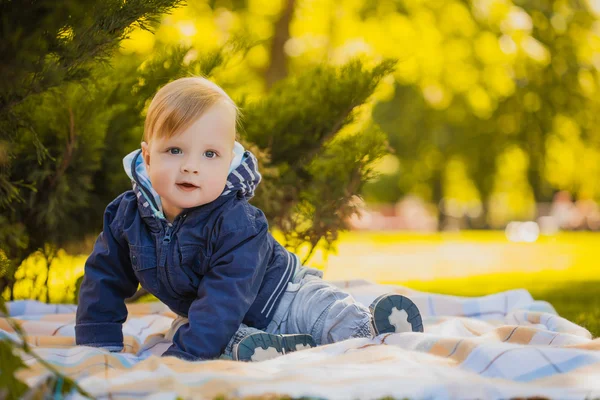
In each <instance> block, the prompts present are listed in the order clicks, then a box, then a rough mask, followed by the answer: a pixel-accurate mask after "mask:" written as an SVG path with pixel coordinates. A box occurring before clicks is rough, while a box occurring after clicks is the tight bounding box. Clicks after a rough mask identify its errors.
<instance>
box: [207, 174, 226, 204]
mask: <svg viewBox="0 0 600 400" xmlns="http://www.w3.org/2000/svg"><path fill="white" fill-rule="evenodd" d="M226 181H227V176H213V177H211V179H210V180H209V181H208V182H206V184H204V185H203V186H204V188H205V189H207V190H206V191H205V193H206V195H207V196H209V197H211V198H212V200H215V199H216V198H217V197H219V196H220V195H221V193H223V190H224V189H225V182H226ZM212 200H211V201H212Z"/></svg>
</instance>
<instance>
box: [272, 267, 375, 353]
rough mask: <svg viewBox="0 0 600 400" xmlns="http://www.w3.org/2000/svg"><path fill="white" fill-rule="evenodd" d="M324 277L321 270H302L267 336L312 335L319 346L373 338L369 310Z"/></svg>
mask: <svg viewBox="0 0 600 400" xmlns="http://www.w3.org/2000/svg"><path fill="white" fill-rule="evenodd" d="M322 277H323V273H322V272H321V271H319V270H317V269H314V268H309V267H300V268H298V270H297V271H296V273H295V274H294V277H293V278H292V281H291V282H290V283H288V286H287V288H286V290H285V293H284V294H283V296H282V298H281V301H280V302H279V305H278V306H277V309H276V310H275V314H274V315H273V319H272V320H271V322H270V323H269V325H268V326H267V329H266V332H268V333H273V334H289V333H308V334H310V335H312V337H313V339H314V340H315V342H316V343H317V345H322V344H329V343H334V342H339V341H341V340H345V339H350V338H357V337H368V338H371V337H373V336H374V332H373V330H372V328H371V312H370V311H369V309H368V308H367V307H365V306H364V305H362V304H359V303H357V302H356V300H354V298H353V297H352V296H351V295H349V294H348V293H345V292H343V291H342V290H340V289H339V288H337V287H336V286H332V285H330V284H328V283H327V282H325V281H323V280H322V279H321V278H322Z"/></svg>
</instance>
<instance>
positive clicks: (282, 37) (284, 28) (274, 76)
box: [265, 0, 296, 88]
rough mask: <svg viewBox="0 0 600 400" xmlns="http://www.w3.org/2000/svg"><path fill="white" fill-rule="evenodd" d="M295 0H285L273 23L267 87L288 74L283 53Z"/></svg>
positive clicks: (288, 36) (288, 35)
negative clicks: (273, 31) (275, 21)
mask: <svg viewBox="0 0 600 400" xmlns="http://www.w3.org/2000/svg"><path fill="white" fill-rule="evenodd" d="M295 3H296V0H286V2H285V6H284V9H283V11H282V12H281V15H280V16H279V19H278V20H277V23H275V34H274V35H273V41H272V42H271V62H270V63H269V68H267V71H266V73H265V81H266V82H267V88H270V87H271V86H273V84H274V83H275V82H277V81H279V80H281V79H283V78H285V77H286V76H287V74H288V65H287V56H286V55H285V49H284V46H285V43H286V42H287V41H288V39H289V38H290V23H291V22H292V18H293V17H294V7H295Z"/></svg>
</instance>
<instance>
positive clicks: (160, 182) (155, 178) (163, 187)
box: [148, 169, 173, 197]
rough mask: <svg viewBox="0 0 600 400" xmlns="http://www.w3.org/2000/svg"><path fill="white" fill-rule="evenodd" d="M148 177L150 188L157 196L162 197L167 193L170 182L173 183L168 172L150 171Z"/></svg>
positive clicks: (170, 185)
mask: <svg viewBox="0 0 600 400" xmlns="http://www.w3.org/2000/svg"><path fill="white" fill-rule="evenodd" d="M148 176H149V177H150V182H151V183H152V187H153V188H154V190H156V193H158V195H159V196H161V197H163V196H165V195H166V194H167V193H168V192H169V189H170V188H171V187H172V184H171V182H173V179H171V177H170V176H169V173H168V171H164V170H158V171H157V170H152V169H150V171H149V173H148Z"/></svg>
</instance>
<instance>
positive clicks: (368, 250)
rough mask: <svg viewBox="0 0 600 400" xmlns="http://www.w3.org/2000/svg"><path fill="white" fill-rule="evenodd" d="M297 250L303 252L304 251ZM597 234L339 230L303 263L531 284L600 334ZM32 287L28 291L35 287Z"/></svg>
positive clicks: (363, 273) (66, 281) (62, 277)
mask: <svg viewBox="0 0 600 400" xmlns="http://www.w3.org/2000/svg"><path fill="white" fill-rule="evenodd" d="M301 253H302V252H301ZM599 255H600V234H593V233H560V234H558V235H554V236H548V237H540V238H539V239H538V241H537V242H535V243H512V242H510V241H508V240H507V239H506V238H505V236H504V233H503V232H488V231H485V232H476V231H471V232H461V233H452V234H448V233H444V234H426V235H421V234H406V233H369V232H350V233H345V234H342V235H341V237H340V241H339V243H338V246H337V252H336V253H333V254H330V255H329V256H328V257H326V258H325V257H324V254H323V252H321V251H317V252H316V253H315V254H314V256H313V257H312V258H311V260H310V261H309V263H308V264H310V265H312V266H317V267H319V268H323V269H324V271H325V278H326V279H331V280H340V279H370V280H373V281H377V282H381V283H394V284H401V285H406V286H409V287H411V288H414V289H418V290H423V291H429V292H438V293H445V294H453V295H461V296H480V295H485V294H490V293H495V292H498V291H502V290H507V289H514V288H526V289H528V290H529V291H530V292H531V294H532V295H533V297H534V298H535V299H540V300H546V301H549V302H550V303H551V304H552V305H553V306H554V307H555V308H556V310H557V311H558V312H559V314H561V315H562V316H564V317H566V318H568V319H569V320H571V321H573V322H575V323H577V324H580V325H582V326H585V327H586V328H588V329H589V330H590V331H591V332H592V334H593V335H594V337H596V336H598V335H600V298H599V297H598V296H597V293H598V289H600V276H598V272H597V271H598V258H599ZM84 261H85V256H68V255H66V254H63V255H62V256H61V257H60V258H59V260H57V262H55V263H54V264H53V266H52V272H51V274H50V291H51V300H52V301H53V302H72V301H73V286H72V284H73V282H74V280H75V279H76V277H77V276H79V275H81V274H82V272H83V263H84ZM42 265H43V263H42V262H41V261H40V260H37V261H36V260H29V262H28V263H26V265H25V266H24V267H25V268H22V269H21V270H20V271H19V277H24V276H27V277H29V278H30V279H25V280H24V281H23V282H20V283H19V284H18V286H17V287H16V296H17V298H29V297H32V293H33V295H34V296H35V294H36V293H40V288H39V285H38V284H34V283H33V279H35V278H36V277H37V278H38V279H39V277H40V276H43V275H44V274H43V272H40V271H42V270H43V268H40V267H41V266H42ZM32 290H33V292H32Z"/></svg>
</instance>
